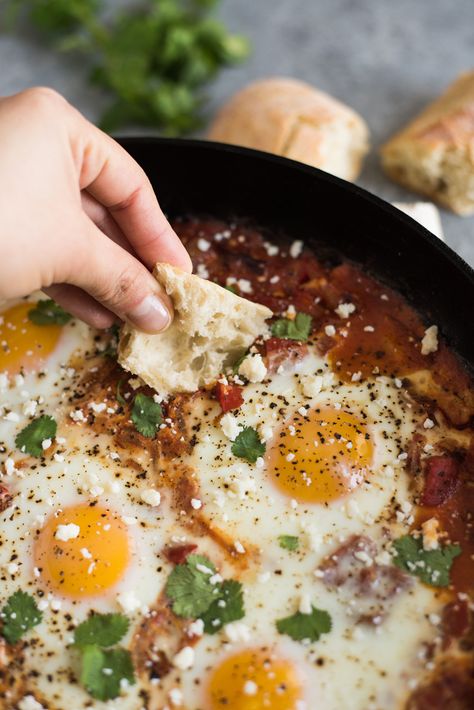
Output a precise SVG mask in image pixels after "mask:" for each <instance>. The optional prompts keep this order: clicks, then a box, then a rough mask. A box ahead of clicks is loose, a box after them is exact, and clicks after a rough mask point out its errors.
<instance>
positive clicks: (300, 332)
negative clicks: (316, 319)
mask: <svg viewBox="0 0 474 710" xmlns="http://www.w3.org/2000/svg"><path fill="white" fill-rule="evenodd" d="M311 322H312V318H311V316H310V315H308V314H307V313H297V314H296V316H295V318H294V320H289V319H288V318H279V319H278V320H276V321H275V322H274V323H272V327H271V328H272V335H274V336H275V337H276V338H286V339H287V340H308V338H309V334H310V333H311Z"/></svg>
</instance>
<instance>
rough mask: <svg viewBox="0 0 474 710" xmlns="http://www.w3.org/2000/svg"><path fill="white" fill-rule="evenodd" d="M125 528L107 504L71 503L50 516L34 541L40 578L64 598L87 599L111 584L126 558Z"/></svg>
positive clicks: (108, 587)
mask: <svg viewBox="0 0 474 710" xmlns="http://www.w3.org/2000/svg"><path fill="white" fill-rule="evenodd" d="M129 547H130V546H129V539H128V534H127V528H126V525H125V523H124V522H123V521H122V520H121V518H120V517H119V516H118V515H117V514H116V513H114V512H112V511H111V510H109V509H107V508H101V507H99V506H91V505H87V504H86V505H77V506H73V507H70V508H65V509H64V510H62V511H61V512H60V513H59V514H57V515H52V516H51V517H50V518H49V519H48V520H47V522H46V524H45V525H44V527H43V528H42V530H41V531H40V533H39V536H38V539H37V541H36V549H35V560H36V565H37V567H38V569H39V571H40V575H41V579H42V580H43V581H44V582H45V583H46V584H47V585H48V586H49V587H50V588H51V589H52V590H53V591H55V592H59V593H61V594H62V595H63V596H68V597H75V598H78V597H88V596H95V595H98V594H101V593H102V592H104V591H106V590H108V589H110V588H111V587H113V586H114V585H115V584H116V583H117V582H118V581H119V580H120V578H121V577H122V576H123V574H124V572H125V569H126V567H127V565H128V561H129V558H130V549H129Z"/></svg>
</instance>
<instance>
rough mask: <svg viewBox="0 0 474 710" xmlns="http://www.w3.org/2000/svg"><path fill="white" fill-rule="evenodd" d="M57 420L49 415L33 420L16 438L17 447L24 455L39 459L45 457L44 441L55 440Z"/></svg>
mask: <svg viewBox="0 0 474 710" xmlns="http://www.w3.org/2000/svg"><path fill="white" fill-rule="evenodd" d="M57 428H58V426H57V424H56V420H55V419H53V417H50V416H49V415H47V414H43V415H42V416H41V417H36V419H33V421H31V422H30V423H29V424H28V425H27V426H26V427H25V428H24V429H22V430H21V431H20V432H18V434H17V435H16V437H15V445H16V446H17V447H18V448H19V449H20V451H22V452H23V453H27V454H31V456H36V457H37V458H39V457H40V456H43V454H44V451H43V441H45V440H46V439H54V437H55V436H56V431H57Z"/></svg>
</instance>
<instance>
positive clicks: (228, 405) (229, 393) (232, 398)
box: [216, 382, 244, 412]
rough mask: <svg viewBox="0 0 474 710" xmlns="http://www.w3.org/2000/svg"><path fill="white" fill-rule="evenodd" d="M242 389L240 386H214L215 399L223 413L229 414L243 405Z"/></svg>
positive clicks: (219, 384)
mask: <svg viewBox="0 0 474 710" xmlns="http://www.w3.org/2000/svg"><path fill="white" fill-rule="evenodd" d="M242 390H243V387H240V385H224V384H223V383H222V382H218V383H217V385H216V398H217V401H218V402H219V404H220V405H221V409H222V411H223V412H230V411H231V410H232V409H238V408H239V407H240V405H241V404H243V403H244V398H243V395H242Z"/></svg>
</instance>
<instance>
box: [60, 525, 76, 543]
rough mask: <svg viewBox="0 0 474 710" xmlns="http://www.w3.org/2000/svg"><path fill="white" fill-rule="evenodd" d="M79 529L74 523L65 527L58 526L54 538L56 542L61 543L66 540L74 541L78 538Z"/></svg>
mask: <svg viewBox="0 0 474 710" xmlns="http://www.w3.org/2000/svg"><path fill="white" fill-rule="evenodd" d="M80 532H81V528H80V527H79V525H76V524H75V523H68V524H67V525H58V527H57V528H56V532H55V533H54V537H55V538H56V540H61V542H67V541H68V540H74V539H75V538H76V537H78V536H79V533H80Z"/></svg>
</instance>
